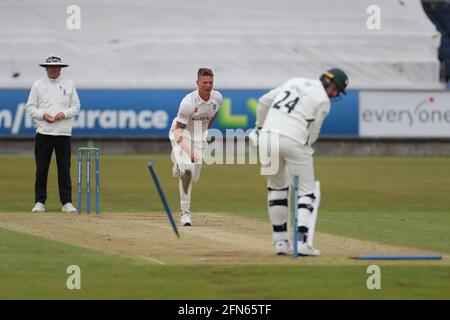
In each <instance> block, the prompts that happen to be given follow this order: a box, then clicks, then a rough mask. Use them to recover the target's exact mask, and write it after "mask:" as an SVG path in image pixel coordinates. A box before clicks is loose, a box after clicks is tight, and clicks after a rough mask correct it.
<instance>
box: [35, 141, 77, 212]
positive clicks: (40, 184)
mask: <svg viewBox="0 0 450 320" xmlns="http://www.w3.org/2000/svg"><path fill="white" fill-rule="evenodd" d="M53 149H55V154H56V165H57V167H58V186H59V199H60V200H61V204H63V205H64V204H66V203H67V202H72V181H71V179H70V155H71V137H70V136H51V135H44V134H40V133H38V134H36V140H35V145H34V157H35V161H36V181H35V184H34V200H35V202H42V203H45V200H47V177H48V168H49V166H50V160H51V159H52V153H53Z"/></svg>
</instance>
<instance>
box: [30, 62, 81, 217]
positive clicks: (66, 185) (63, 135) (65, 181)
mask: <svg viewBox="0 0 450 320" xmlns="http://www.w3.org/2000/svg"><path fill="white" fill-rule="evenodd" d="M40 66H41V67H44V68H45V70H46V71H47V77H45V78H42V79H40V80H38V81H36V82H34V83H33V86H32V87H31V91H30V96H29V97H28V102H27V112H28V113H29V114H30V115H31V117H32V118H33V119H34V121H35V124H36V139H35V145H34V156H35V162H36V180H35V185H34V192H35V195H34V198H35V206H34V208H33V209H32V210H31V211H32V212H44V211H45V200H47V176H48V169H49V166H50V160H51V158H52V153H53V150H55V154H56V164H57V167H58V186H59V199H60V200H61V204H62V209H61V210H62V211H63V212H76V209H75V208H74V206H73V205H72V182H71V179H70V156H71V135H72V123H73V117H75V116H76V115H78V114H79V113H80V100H79V98H78V95H77V91H76V89H75V86H74V84H73V82H72V81H70V80H68V79H64V78H62V77H61V68H65V67H67V66H68V65H67V64H65V63H63V62H62V60H61V58H60V57H58V56H56V55H51V56H50V57H48V58H47V59H46V60H45V62H44V63H42V64H40Z"/></svg>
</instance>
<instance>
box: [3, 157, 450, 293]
mask: <svg viewBox="0 0 450 320" xmlns="http://www.w3.org/2000/svg"><path fill="white" fill-rule="evenodd" d="M147 161H152V162H153V163H154V165H155V168H156V170H157V173H158V175H159V178H160V180H161V182H162V185H163V187H164V189H165V192H166V195H167V197H168V199H169V202H170V205H171V207H172V208H173V209H174V211H175V212H178V210H177V208H178V202H177V199H178V194H177V193H178V190H177V184H176V181H175V180H174V179H173V178H172V177H171V176H170V171H171V163H170V159H169V157H168V156H155V155H148V156H104V157H102V159H101V184H102V187H101V198H102V210H103V211H106V212H113V213H114V212H146V211H149V212H150V211H161V209H162V204H161V202H160V200H159V198H158V195H157V193H156V190H155V187H154V185H153V183H152V181H151V179H150V176H149V174H148V171H147V168H146V163H147ZM72 167H73V168H72V169H73V174H72V179H73V181H72V183H73V187H74V193H73V196H74V202H76V201H75V199H76V161H75V158H74V160H73V165H72ZM315 168H316V175H317V178H318V179H319V180H320V181H321V186H322V203H321V209H320V215H319V220H318V230H319V231H321V232H326V233H331V234H337V235H343V236H348V237H353V238H357V239H362V240H371V241H378V242H383V243H387V244H393V245H399V246H407V247H415V248H421V249H427V250H430V252H431V251H433V252H434V251H437V252H441V253H450V236H449V235H450V196H449V195H450V158H429V157H428V158H425V157H413V158H407V157H395V158H394V157H317V158H316V162H315ZM56 182H57V179H56V167H55V163H54V162H53V163H52V166H51V168H50V175H49V185H48V195H49V196H48V200H47V205H46V207H47V210H48V211H59V210H60V204H59V203H58V191H57V183H56ZM33 190H34V160H33V158H32V157H13V156H2V157H0V203H1V205H0V212H4V213H6V212H7V213H11V212H27V211H30V209H31V207H32V206H33V201H34V199H33V197H34V191H33ZM192 210H193V211H197V212H218V213H225V214H233V215H240V216H244V217H247V218H252V219H259V220H263V221H267V222H268V218H267V212H266V188H265V180H264V179H263V178H262V177H261V176H260V175H259V167H258V166H256V165H216V166H204V167H203V170H202V174H201V177H200V181H199V183H198V184H196V185H194V191H193V198H192ZM30 214H31V213H30ZM177 216H178V215H177ZM0 219H1V213H0ZM319 259H320V258H319ZM71 261H76V262H77V263H76V264H78V265H79V266H80V267H81V269H82V290H79V291H76V290H74V291H69V290H67V289H66V288H65V280H66V278H67V276H68V275H67V274H66V273H65V268H67V266H68V265H69V264H71ZM369 264H376V262H375V263H374V262H368V263H367V264H360V263H359V264H355V265H345V266H339V265H332V266H323V265H321V266H302V265H301V262H299V266H278V265H277V266H270V265H269V266H267V265H264V266H258V265H254V266H229V265H228V266H220V265H216V266H202V267H201V268H198V266H197V267H196V266H170V265H165V266H156V265H152V264H149V263H145V262H144V261H136V260H132V259H128V258H125V257H121V256H118V255H107V254H103V253H98V252H93V251H89V250H86V249H82V248H79V247H75V246H70V245H67V244H62V243H59V242H55V241H49V240H44V239H41V238H38V237H34V236H30V235H26V234H21V233H17V232H12V231H9V230H5V229H0V283H1V286H0V298H2V299H10V298H11V299H12V298H19V299H20V298H25V299H54V298H65V299H66V298H67V299H71V298H98V299H108V298H139V299H156V298H157V299H188V298H191V299H304V298H312V299H314V298H340V299H372V298H373V299H386V298H387V299H391V298H399V299H408V298H411V299H422V298H423V299H425V298H438V299H439V298H442V299H449V298H450V281H449V279H450V267H449V266H448V263H443V265H442V266H439V265H436V264H434V265H433V266H430V265H428V263H427V262H423V263H419V264H417V263H416V264H412V265H400V264H396V263H394V262H393V263H390V264H383V266H382V289H381V290H368V289H367V288H366V279H367V277H368V275H367V274H366V267H367V265H369Z"/></svg>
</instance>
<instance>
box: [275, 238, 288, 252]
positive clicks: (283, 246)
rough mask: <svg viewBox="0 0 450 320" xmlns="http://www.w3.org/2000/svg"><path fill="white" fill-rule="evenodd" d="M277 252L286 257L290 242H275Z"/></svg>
mask: <svg viewBox="0 0 450 320" xmlns="http://www.w3.org/2000/svg"><path fill="white" fill-rule="evenodd" d="M275 251H276V253H277V255H279V256H285V255H287V254H288V252H289V241H287V240H282V241H277V242H275Z"/></svg>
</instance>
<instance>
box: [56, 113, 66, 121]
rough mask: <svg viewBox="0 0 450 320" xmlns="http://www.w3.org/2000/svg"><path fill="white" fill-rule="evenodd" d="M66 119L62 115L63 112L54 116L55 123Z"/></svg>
mask: <svg viewBox="0 0 450 320" xmlns="http://www.w3.org/2000/svg"><path fill="white" fill-rule="evenodd" d="M65 117H66V115H65V114H64V112H59V113H58V114H57V115H56V116H55V121H59V120H62V119H64V118H65Z"/></svg>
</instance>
